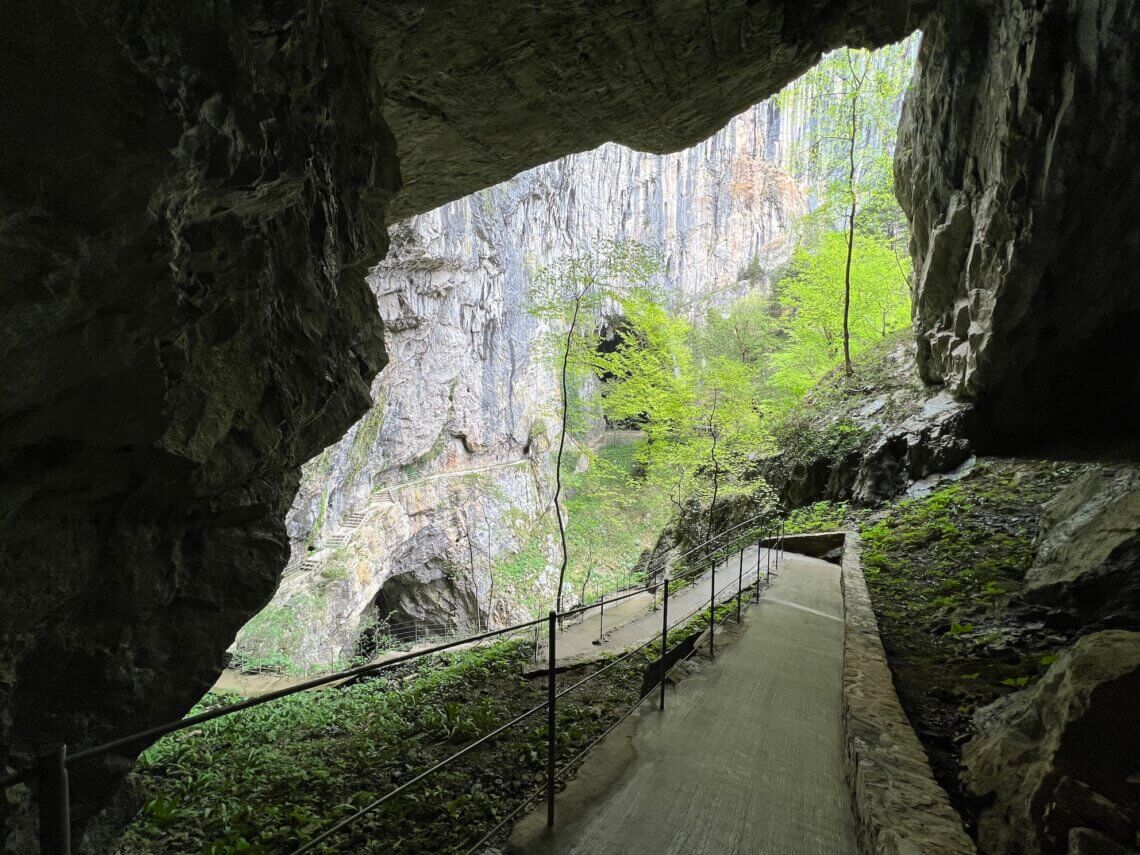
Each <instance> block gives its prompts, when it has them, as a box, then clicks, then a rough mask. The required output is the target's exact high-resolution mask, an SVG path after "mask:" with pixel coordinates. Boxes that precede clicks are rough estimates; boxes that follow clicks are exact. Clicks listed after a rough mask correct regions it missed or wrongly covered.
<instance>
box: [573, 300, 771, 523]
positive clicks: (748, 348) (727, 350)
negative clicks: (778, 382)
mask: <svg viewBox="0 0 1140 855" xmlns="http://www.w3.org/2000/svg"><path fill="white" fill-rule="evenodd" d="M619 302H620V305H621V308H622V311H623V315H624V318H625V322H626V323H625V327H624V334H623V337H622V340H621V342H620V343H619V344H618V346H617V347H616V348H615V349H614V350H613V351H611V352H609V353H602V354H597V355H596V357H595V365H596V367H597V369H598V370H599V372H600V373H603V374H604V375H606V376H608V377H610V378H611V379H610V380H609V381H608V382H607V383H606V386H605V389H604V393H603V408H604V411H605V414H606V416H607V417H608V418H609V419H610V420H611V421H621V422H636V423H638V424H640V425H641V426H642V428H643V429H644V430H645V433H646V435H647V438H648V442H647V443H646V445H645V447H644V449H643V451H642V463H643V465H644V467H645V469H646V471H647V473H648V475H649V477H650V478H652V479H654V480H655V482H657V483H659V484H662V485H664V486H665V487H666V488H667V489H668V492H669V494H670V496H671V498H672V501H673V502H674V503H675V504H676V505H677V506H678V507H680V506H681V505H683V504H684V503H685V502H686V501H687V500H689V499H691V498H694V497H700V498H708V499H710V500H711V499H712V498H713V497H714V496H715V494H716V493H718V492H719V491H720V490H721V486H722V484H724V483H729V484H731V483H733V482H732V480H731V478H730V479H729V481H727V482H726V481H725V480H724V479H722V477H721V476H722V475H723V476H733V475H739V474H740V472H741V471H742V470H743V469H744V467H745V466H746V465H747V464H748V462H749V461H750V460H752V459H754V458H755V457H756V456H757V455H758V454H760V453H761V452H762V451H764V450H765V447H766V445H767V444H768V442H767V435H766V433H765V430H764V422H763V401H762V389H763V383H762V377H763V373H764V369H765V366H766V359H765V355H764V353H763V352H762V351H761V350H759V349H757V348H756V347H755V346H754V343H753V342H751V341H750V337H751V336H752V335H753V334H754V333H756V332H757V331H758V330H760V329H761V328H764V329H767V328H769V327H770V326H771V324H772V323H773V321H772V319H771V318H769V317H767V314H766V309H765V307H764V306H763V305H762V304H760V303H757V302H755V301H750V302H748V303H747V304H745V305H743V306H742V307H741V309H740V311H739V312H737V313H731V312H730V313H729V314H728V315H727V316H724V317H721V318H720V320H719V321H717V322H715V323H713V324H711V325H710V326H708V327H706V328H705V329H704V330H700V331H698V330H694V329H693V327H692V325H691V324H690V323H689V322H688V321H687V320H686V319H684V318H681V317H677V316H676V315H673V314H671V313H670V312H669V311H668V310H667V309H666V308H665V307H664V306H663V305H662V304H661V303H660V302H659V301H658V300H657V299H656V297H655V296H654V295H653V294H651V293H649V292H646V291H644V290H639V291H636V292H633V293H631V294H628V295H626V296H624V297H623V298H622V299H621V300H620V301H619ZM730 489H731V487H730Z"/></svg>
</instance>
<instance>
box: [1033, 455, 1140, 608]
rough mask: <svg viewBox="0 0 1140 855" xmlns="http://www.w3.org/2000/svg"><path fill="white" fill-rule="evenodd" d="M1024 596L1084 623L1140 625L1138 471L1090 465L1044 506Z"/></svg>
mask: <svg viewBox="0 0 1140 855" xmlns="http://www.w3.org/2000/svg"><path fill="white" fill-rule="evenodd" d="M1025 594H1026V597H1027V598H1028V599H1030V600H1032V601H1034V602H1038V603H1043V604H1046V605H1049V606H1053V607H1057V608H1060V609H1063V610H1065V611H1067V612H1069V613H1070V615H1071V616H1072V620H1073V621H1074V622H1075V623H1078V624H1081V625H1086V626H1088V625H1096V626H1103V627H1120V628H1128V629H1140V469H1137V468H1135V467H1131V466H1096V467H1091V468H1090V469H1089V470H1088V471H1086V472H1085V473H1084V475H1082V476H1081V477H1080V478H1079V479H1077V480H1076V481H1075V482H1074V483H1073V484H1072V485H1070V486H1069V487H1068V488H1066V489H1065V490H1063V491H1062V492H1061V493H1060V494H1058V496H1057V497H1056V498H1055V499H1054V500H1053V501H1051V502H1050V503H1049V504H1048V505H1046V506H1045V509H1044V512H1043V513H1042V516H1041V531H1040V534H1039V535H1038V538H1037V543H1036V544H1035V557H1034V561H1033V566H1032V567H1030V568H1029V572H1028V573H1027V574H1026V576H1025Z"/></svg>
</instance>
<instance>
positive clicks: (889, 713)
mask: <svg viewBox="0 0 1140 855" xmlns="http://www.w3.org/2000/svg"><path fill="white" fill-rule="evenodd" d="M837 537H838V538H839V542H842V543H844V550H843V573H842V585H843V739H844V743H845V746H846V753H847V757H846V766H847V781H848V784H849V786H850V788H851V795H852V803H853V806H854V809H855V822H856V826H857V833H858V837H859V848H860V851H861V852H863V853H865V855H974V853H976V851H977V850H976V848H975V846H974V843H973V841H972V840H970V838H969V836H967V834H966V832H965V831H964V830H963V828H962V821H961V819H960V818H959V816H958V813H957V812H956V811H955V810H954V809H953V808H952V807H951V806H950V799H949V797H948V796H947V795H946V791H945V790H943V789H942V788H941V787H940V786H939V785H938V783H937V782H936V781H935V780H934V775H933V774H932V773H931V771H930V764H929V762H928V761H927V758H926V752H925V751H924V750H923V748H922V744H921V743H920V742H919V741H918V737H917V736H916V735H915V733H914V729H913V728H912V727H911V725H910V721H909V720H908V719H907V717H906V713H904V712H903V709H902V706H901V705H900V704H899V699H898V695H897V694H896V692H895V685H894V680H893V679H892V677H891V672H890V669H889V668H888V667H887V657H886V653H885V651H884V650H883V643H882V641H881V640H880V638H879V625H878V622H877V621H876V620H875V613H874V612H873V611H872V610H871V598H870V595H869V594H868V593H867V584H866V582H865V580H864V579H863V568H862V565H861V563H860V560H859V536H858V535H857V534H856V533H855V532H826V533H824V534H819V535H796V536H795V539H794V544H795V545H794V546H793V538H792V537H788V538H786V539H785V546H786V548H787V549H788V550H789V551H795V552H801V553H803V554H808V555H812V554H819V555H822V554H825V553H827V552H829V551H831V550H832V549H834V548H835V547H836V545H837V542H836V538H837Z"/></svg>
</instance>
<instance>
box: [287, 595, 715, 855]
mask: <svg viewBox="0 0 1140 855" xmlns="http://www.w3.org/2000/svg"><path fill="white" fill-rule="evenodd" d="M730 587H732V584H729V585H725V586H724V587H723V588H721V589H720V590H719V591H717V592H716V594H715V595H714V597H719V596H720V595H721V594H722V593H724V592H725V591H726V590H728V589H729V588H730ZM705 608H706V606H705V605H704V604H701V605H700V606H698V607H697V608H695V609H694V610H693V611H691V612H690V613H689V614H687V615H685V617H683V618H681V619H680V621H678V624H680V623H684V622H686V621H689V620H692V618H694V617H695V616H697V615H698V614H700V613H702V612H703V611H704V610H705ZM678 624H674V626H676V625H678ZM657 641H658V639H657V637H656V635H655V636H653V637H651V638H649V639H647V640H646V641H644V642H642V643H641V644H639V645H637V646H636V647H633V648H631V649H629V650H627V651H626V652H625V653H623V654H622V655H621V656H618V657H617V658H615V659H613V660H612V661H610V662H607V663H606V664H605V665H604V666H603V667H602V668H599V669H598V670H597V671H593V672H591V673H590V674H588V675H587V676H585V677H583V678H582V679H581V680H579V681H578V682H576V683H574V684H573V685H570V686H567V687H565V688H563V689H561V690H560V691H558V692H556V693H555V695H554V700H557V699H559V698H561V697H564V696H565V695H567V694H569V693H570V692H573V691H574V690H576V689H578V688H581V687H582V686H583V685H585V684H586V683H588V682H590V681H591V680H594V679H596V678H598V677H600V676H601V675H602V674H604V673H605V672H606V671H608V670H610V669H611V668H613V667H615V666H617V665H619V664H621V663H622V662H624V661H625V660H627V659H629V658H630V657H631V656H633V655H635V654H636V653H639V652H641V651H642V650H644V649H645V648H646V647H648V646H649V645H650V644H654V643H656V642H657ZM688 655H689V656H691V655H692V651H690V653H689V654H688ZM686 658H688V657H686ZM670 671H672V669H670ZM656 688H657V686H656V684H654V686H653V688H651V689H650V690H649V691H648V692H647V693H646V694H645V695H643V696H642V697H641V698H640V699H638V701H637V702H636V703H635V704H634V706H633V707H632V708H630V710H628V711H627V712H626V713H625V714H624V715H623V716H622V717H621V718H620V719H618V721H617V722H615V723H614V724H613V725H612V726H611V727H610V728H608V729H607V730H606V731H604V732H603V733H602V735H601V736H599V737H598V738H597V739H595V740H594V741H593V742H591V743H590V745H589V746H587V748H586V750H589V748H590V747H593V746H594V745H596V744H597V742H598V741H599V740H600V739H601V738H603V737H604V736H605V735H606V734H608V733H610V732H611V731H612V730H613V728H614V727H616V726H617V725H618V724H620V723H621V722H623V721H625V719H626V718H628V717H629V715H630V714H631V713H632V712H633V711H634V710H636V709H637V707H638V706H640V704H641V703H642V702H643V701H644V700H645V699H646V698H647V697H649V695H650V694H652V693H653V692H654V691H656ZM547 706H548V702H544V703H542V704H539V705H537V706H535V707H532V708H531V709H529V710H527V711H526V712H524V713H522V714H521V715H519V716H517V717H516V718H514V719H512V720H511V721H509V722H507V723H506V724H504V725H502V726H500V727H498V728H496V729H495V730H493V731H491V732H490V733H487V734H485V735H484V736H482V737H480V738H479V739H477V740H476V741H475V742H472V743H471V744H470V745H467V746H466V747H464V748H462V749H461V750H459V751H457V752H455V753H454V754H452V755H451V756H450V757H447V758H445V759H443V760H440V761H439V762H438V763H436V764H435V765H434V766H432V767H431V768H429V769H426V770H424V771H423V772H421V773H420V774H418V775H416V777H414V778H412V779H410V780H408V781H406V782H404V783H403V784H401V785H400V786H399V787H397V788H396V789H394V790H392V791H391V792H389V793H386V794H385V795H383V796H381V797H380V798H378V799H376V800H375V801H373V802H371V803H370V804H368V805H365V806H364V807H362V808H360V810H358V811H357V812H356V813H354V814H352V815H351V816H349V817H345V818H344V819H342V820H341V821H340V822H338V823H337V824H336V825H333V826H331V827H330V828H328V829H326V830H325V831H324V832H322V833H321V834H320V835H318V836H317V837H314V838H313V839H312V840H310V841H308V842H307V843H305V844H304V845H303V846H301V847H300V848H298V849H295V850H293V852H292V853H291V855H301V853H304V852H307V851H309V850H310V849H311V848H312V847H314V846H316V845H317V844H319V843H323V842H325V841H326V840H328V839H329V838H330V837H332V836H333V835H335V834H336V833H337V832H339V831H342V830H344V829H345V828H347V827H348V826H349V825H351V824H352V823H354V822H356V821H357V820H358V819H360V818H362V817H364V816H366V815H367V814H369V813H371V812H372V811H374V810H376V808H378V807H380V806H381V805H382V804H384V803H385V802H387V801H388V800H389V799H392V798H394V797H395V796H396V795H398V794H399V793H401V792H403V791H404V790H407V789H409V788H410V787H412V786H414V785H415V784H418V783H419V782H420V781H422V780H424V779H425V778H427V777H429V776H430V775H432V774H434V773H435V772H437V771H439V770H440V769H442V768H443V767H444V766H447V765H448V764H450V763H452V762H454V761H455V760H458V759H459V758H460V757H462V756H464V755H465V754H467V753H469V752H470V751H472V750H473V749H475V748H477V747H479V746H480V745H482V744H484V743H485V742H487V741H489V740H491V739H493V738H494V737H496V736H498V735H499V734H500V733H502V732H503V731H505V730H507V729H508V728H511V727H514V726H515V725H516V724H519V723H520V722H522V721H523V720H525V719H527V718H529V717H530V716H532V715H534V714H535V713H536V712H538V711H540V710H543V709H546V708H547ZM580 756H581V753H580V754H579V755H578V756H577V757H575V758H574V759H573V760H572V761H570V762H571V763H573V762H577V760H578V758H579V757H580ZM555 777H556V778H557V775H556V776H555Z"/></svg>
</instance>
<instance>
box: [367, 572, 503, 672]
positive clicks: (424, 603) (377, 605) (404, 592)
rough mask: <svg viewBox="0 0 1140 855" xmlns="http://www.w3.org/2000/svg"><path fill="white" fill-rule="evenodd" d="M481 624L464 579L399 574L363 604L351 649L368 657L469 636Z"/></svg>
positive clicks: (479, 613) (477, 607)
mask: <svg viewBox="0 0 1140 855" xmlns="http://www.w3.org/2000/svg"><path fill="white" fill-rule="evenodd" d="M485 624H486V618H485V617H484V616H483V614H482V612H481V611H480V609H479V606H478V602H477V601H476V598H475V595H474V593H473V592H472V591H470V590H468V588H467V586H466V585H464V584H463V580H461V579H456V578H452V577H449V576H447V575H436V574H434V573H433V574H431V575H430V576H428V575H427V574H421V573H417V572H414V571H413V572H408V573H401V574H398V575H396V576H392V577H391V578H390V579H388V580H387V581H385V582H384V584H383V585H382V586H381V588H380V590H379V591H378V592H377V593H376V596H375V598H374V599H373V600H372V602H371V603H370V604H369V605H368V607H367V608H365V610H364V612H363V613H362V615H361V621H360V631H359V634H358V635H357V638H356V644H355V650H354V651H353V653H354V656H355V657H356V658H358V659H372V658H374V657H376V656H378V655H380V654H382V653H384V652H385V651H387V650H392V649H398V648H402V647H408V646H415V645H416V644H420V643H423V642H425V641H429V640H433V639H443V638H451V637H453V636H459V635H471V634H474V633H476V632H478V631H479V630H480V628H482V627H483V626H484V625H485Z"/></svg>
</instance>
